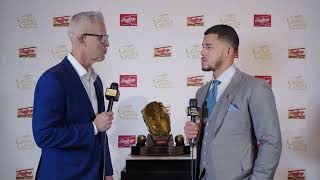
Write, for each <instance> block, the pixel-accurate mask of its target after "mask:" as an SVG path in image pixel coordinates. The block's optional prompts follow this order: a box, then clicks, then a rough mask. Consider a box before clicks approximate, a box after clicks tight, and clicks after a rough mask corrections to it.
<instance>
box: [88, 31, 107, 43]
mask: <svg viewBox="0 0 320 180" xmlns="http://www.w3.org/2000/svg"><path fill="white" fill-rule="evenodd" d="M82 35H83V36H96V37H98V40H99V42H100V43H101V44H106V43H107V42H108V38H109V35H107V34H90V33H85V34H82Z"/></svg>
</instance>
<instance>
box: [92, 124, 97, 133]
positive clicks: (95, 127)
mask: <svg viewBox="0 0 320 180" xmlns="http://www.w3.org/2000/svg"><path fill="white" fill-rule="evenodd" d="M92 124H93V129H94V135H97V134H98V129H97V126H96V125H95V124H94V122H92Z"/></svg>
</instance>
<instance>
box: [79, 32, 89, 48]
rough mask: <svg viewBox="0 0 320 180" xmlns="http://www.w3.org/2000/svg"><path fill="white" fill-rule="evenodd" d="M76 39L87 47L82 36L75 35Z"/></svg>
mask: <svg viewBox="0 0 320 180" xmlns="http://www.w3.org/2000/svg"><path fill="white" fill-rule="evenodd" d="M77 39H78V41H79V42H80V44H81V45H83V46H84V47H87V45H86V43H85V42H84V36H83V35H82V36H78V37H77Z"/></svg>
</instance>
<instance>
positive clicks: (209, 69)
mask: <svg viewBox="0 0 320 180" xmlns="http://www.w3.org/2000/svg"><path fill="white" fill-rule="evenodd" d="M202 71H212V69H211V68H208V67H202Z"/></svg>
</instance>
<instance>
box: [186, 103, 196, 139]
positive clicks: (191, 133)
mask: <svg viewBox="0 0 320 180" xmlns="http://www.w3.org/2000/svg"><path fill="white" fill-rule="evenodd" d="M188 116H190V117H191V121H188V122H186V124H185V126H184V133H185V136H186V138H188V139H196V138H197V136H198V133H199V121H197V120H196V117H197V116H199V109H198V103H197V100H196V99H190V101H189V107H188Z"/></svg>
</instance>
